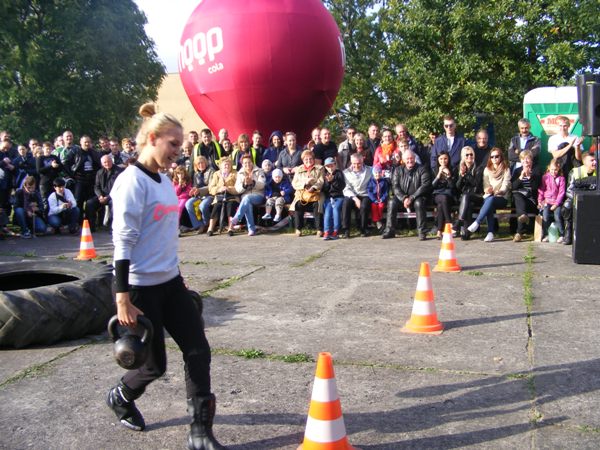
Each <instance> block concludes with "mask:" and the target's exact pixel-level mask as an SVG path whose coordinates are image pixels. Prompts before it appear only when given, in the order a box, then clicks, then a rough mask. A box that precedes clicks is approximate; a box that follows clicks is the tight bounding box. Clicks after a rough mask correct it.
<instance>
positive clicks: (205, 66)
mask: <svg viewBox="0 0 600 450" xmlns="http://www.w3.org/2000/svg"><path fill="white" fill-rule="evenodd" d="M344 63H345V55H344V46H343V43H342V38H341V36H340V31H339V29H338V27H337V24H336V23H335V21H334V19H333V17H332V16H331V14H330V13H329V11H327V9H326V8H325V7H324V6H323V3H322V2H321V0H204V1H201V3H200V4H199V5H198V6H197V7H196V9H195V10H194V12H193V13H192V15H191V16H190V18H189V19H188V22H187V24H186V26H185V29H184V31H183V36H182V37H181V47H180V53H179V74H180V76H181V81H182V83H183V87H184V89H185V92H186V93H187V95H188V97H189V99H190V101H191V103H192V105H193V106H194V108H195V110H196V112H197V113H198V115H199V116H200V117H201V118H202V120H204V122H205V123H206V124H207V125H208V126H209V127H210V128H211V129H212V130H213V132H215V133H216V132H218V130H219V129H220V128H227V129H228V130H229V133H230V137H231V138H232V139H235V138H237V136H238V135H239V134H240V133H250V132H252V131H253V130H255V129H258V130H260V131H261V132H262V133H263V134H266V135H267V136H268V135H269V133H271V132H272V131H273V130H281V131H283V132H285V131H295V132H296V133H297V134H298V136H299V138H301V139H302V140H304V139H305V138H307V137H308V136H309V134H310V130H311V129H312V128H314V127H315V126H317V125H318V124H319V123H320V122H321V121H322V120H323V118H324V117H325V114H327V111H328V110H329V109H330V108H331V106H332V104H333V101H334V100H335V97H336V96H337V94H338V91H339V89H340V86H341V83H342V78H343V75H344Z"/></svg>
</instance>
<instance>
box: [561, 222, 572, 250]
mask: <svg viewBox="0 0 600 450" xmlns="http://www.w3.org/2000/svg"><path fill="white" fill-rule="evenodd" d="M572 243H573V224H572V223H571V222H570V221H567V222H565V236H564V238H563V244H565V245H571V244H572Z"/></svg>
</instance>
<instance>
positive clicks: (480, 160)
mask: <svg viewBox="0 0 600 450" xmlns="http://www.w3.org/2000/svg"><path fill="white" fill-rule="evenodd" d="M489 141H490V137H489V134H488V132H487V131H486V130H479V131H478V132H477V134H475V148H474V149H473V150H474V151H475V164H476V165H477V167H479V166H482V165H484V164H487V162H488V160H489V159H490V152H491V151H492V147H490V144H489ZM511 172H512V169H511Z"/></svg>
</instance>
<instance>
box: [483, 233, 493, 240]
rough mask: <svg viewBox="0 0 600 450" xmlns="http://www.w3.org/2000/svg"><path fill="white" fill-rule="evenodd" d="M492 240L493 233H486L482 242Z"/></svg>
mask: <svg viewBox="0 0 600 450" xmlns="http://www.w3.org/2000/svg"><path fill="white" fill-rule="evenodd" d="M493 240H494V233H488V234H486V236H485V239H484V240H483V241H484V242H492V241H493Z"/></svg>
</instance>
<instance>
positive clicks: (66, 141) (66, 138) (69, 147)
mask: <svg viewBox="0 0 600 450" xmlns="http://www.w3.org/2000/svg"><path fill="white" fill-rule="evenodd" d="M62 138H63V146H62V147H59V146H55V147H54V152H55V154H56V155H57V156H58V157H59V158H60V162H61V163H62V164H63V166H65V170H66V171H67V173H69V171H68V168H67V167H66V165H65V161H67V159H68V158H70V157H71V154H72V153H75V152H76V151H78V150H79V149H80V147H79V146H78V145H77V144H75V143H74V142H73V141H74V139H73V133H72V132H71V131H70V130H66V131H65V132H64V133H63V135H62ZM90 142H91V139H90Z"/></svg>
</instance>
